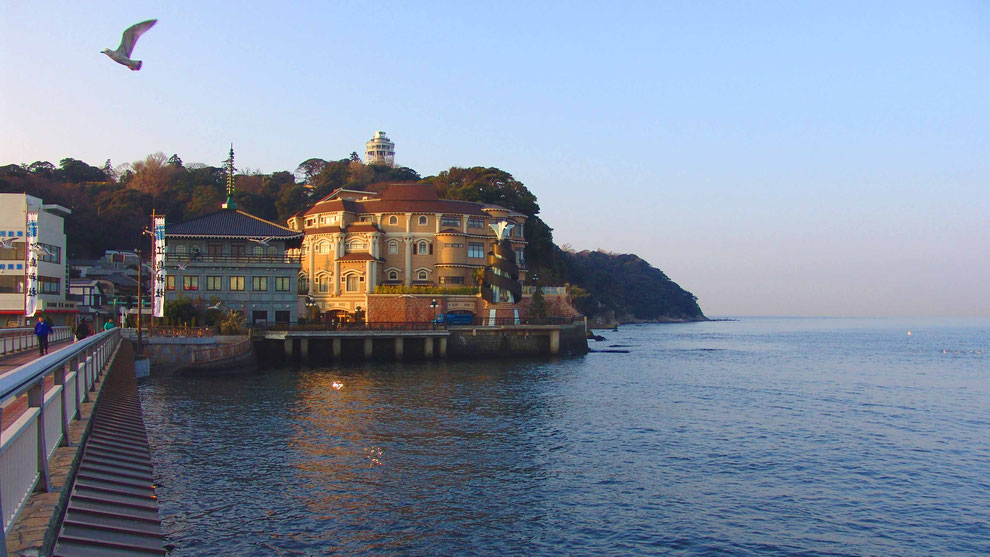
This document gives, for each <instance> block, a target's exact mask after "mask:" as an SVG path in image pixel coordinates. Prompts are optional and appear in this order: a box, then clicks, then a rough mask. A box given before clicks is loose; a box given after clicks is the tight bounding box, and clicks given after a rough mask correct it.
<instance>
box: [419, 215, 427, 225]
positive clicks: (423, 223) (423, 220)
mask: <svg viewBox="0 0 990 557" xmlns="http://www.w3.org/2000/svg"><path fill="white" fill-rule="evenodd" d="M419 225H420V226H426V217H425V216H420V217H419Z"/></svg>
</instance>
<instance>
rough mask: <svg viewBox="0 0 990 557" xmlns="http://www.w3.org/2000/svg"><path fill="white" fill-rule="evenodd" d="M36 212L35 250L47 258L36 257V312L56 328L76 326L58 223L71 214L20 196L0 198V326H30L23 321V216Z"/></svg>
mask: <svg viewBox="0 0 990 557" xmlns="http://www.w3.org/2000/svg"><path fill="white" fill-rule="evenodd" d="M28 211H38V244H39V245H40V246H41V247H42V248H44V249H45V250H46V251H47V253H45V252H42V253H40V254H38V255H37V261H38V310H37V313H41V314H44V315H46V316H47V317H49V318H50V319H51V321H52V322H53V324H55V325H66V324H71V323H73V322H74V321H75V315H76V313H77V311H76V303H75V302H72V301H69V300H67V298H66V295H67V293H68V292H67V290H68V287H69V266H68V264H67V262H66V249H65V229H64V227H63V219H64V217H66V216H68V215H69V214H71V213H72V211H70V210H69V209H66V208H65V207H62V206H61V205H54V204H48V205H46V204H44V202H43V201H42V200H41V199H39V198H37V197H34V196H32V195H27V194H24V193H2V194H0V325H2V326H4V327H23V326H25V325H28V324H30V323H33V322H34V321H35V319H34V318H27V317H25V316H24V307H25V302H26V297H25V292H24V285H25V283H26V276H27V268H28V255H29V254H27V250H26V243H25V235H26V232H25V231H26V228H27V212H28Z"/></svg>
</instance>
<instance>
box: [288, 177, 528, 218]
mask: <svg viewBox="0 0 990 557" xmlns="http://www.w3.org/2000/svg"><path fill="white" fill-rule="evenodd" d="M339 191H340V190H336V191H334V192H333V193H331V194H330V195H328V196H326V197H324V198H323V199H321V200H319V201H317V202H316V204H315V205H313V207H312V208H310V209H309V210H308V211H306V212H305V214H306V215H311V214H316V213H329V212H339V211H346V212H351V213H451V214H458V215H478V216H487V213H485V210H486V209H487V210H495V211H509V212H511V213H514V211H511V210H509V209H506V208H505V207H501V206H499V205H492V204H489V203H475V202H473V201H454V200H450V199H440V198H439V197H437V190H436V188H434V187H433V184H413V183H405V182H401V183H383V184H372V185H370V186H368V193H369V194H370V195H378V196H379V197H377V198H372V199H366V200H363V201H352V200H349V199H336V198H334V196H335V195H337V193H338V192H339Z"/></svg>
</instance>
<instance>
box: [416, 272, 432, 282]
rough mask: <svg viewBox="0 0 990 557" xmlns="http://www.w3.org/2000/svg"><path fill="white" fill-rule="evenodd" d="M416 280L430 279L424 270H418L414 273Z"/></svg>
mask: <svg viewBox="0 0 990 557" xmlns="http://www.w3.org/2000/svg"><path fill="white" fill-rule="evenodd" d="M416 280H430V277H429V275H427V274H426V271H419V272H418V273H416Z"/></svg>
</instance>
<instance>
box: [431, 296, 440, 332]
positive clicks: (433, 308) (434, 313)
mask: <svg viewBox="0 0 990 557" xmlns="http://www.w3.org/2000/svg"><path fill="white" fill-rule="evenodd" d="M438 305H440V304H438V303H437V299H436V298H433V300H432V301H431V302H430V309H432V310H433V321H431V323H432V324H433V328H434V329H436V328H437V306H438Z"/></svg>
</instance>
